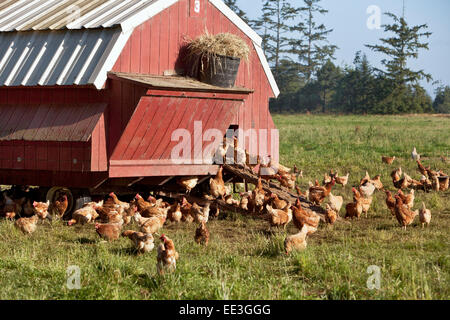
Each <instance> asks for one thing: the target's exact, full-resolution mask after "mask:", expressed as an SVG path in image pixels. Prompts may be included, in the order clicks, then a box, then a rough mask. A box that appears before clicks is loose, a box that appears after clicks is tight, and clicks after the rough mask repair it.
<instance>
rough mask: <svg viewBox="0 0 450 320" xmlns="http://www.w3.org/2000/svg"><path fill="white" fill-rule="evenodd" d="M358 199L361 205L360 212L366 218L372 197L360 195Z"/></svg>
mask: <svg viewBox="0 0 450 320" xmlns="http://www.w3.org/2000/svg"><path fill="white" fill-rule="evenodd" d="M360 201H361V205H362V213H364V214H365V215H366V218H367V216H368V213H369V210H370V207H371V206H372V202H373V197H361V199H360Z"/></svg>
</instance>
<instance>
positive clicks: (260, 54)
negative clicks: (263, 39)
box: [253, 43, 280, 98]
mask: <svg viewBox="0 0 450 320" xmlns="http://www.w3.org/2000/svg"><path fill="white" fill-rule="evenodd" d="M253 46H254V47H255V50H256V53H258V57H259V60H260V61H261V64H262V66H263V68H264V72H265V73H266V76H267V79H268V80H269V83H270V86H271V87H272V91H273V94H274V96H275V98H277V97H278V96H279V95H280V89H279V88H278V85H277V82H276V81H275V77H274V76H273V73H272V70H271V69H270V66H269V62H267V59H266V56H265V55H264V51H263V49H262V48H261V47H260V46H258V45H257V44H256V43H253Z"/></svg>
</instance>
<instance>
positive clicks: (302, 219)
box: [291, 200, 320, 235]
mask: <svg viewBox="0 0 450 320" xmlns="http://www.w3.org/2000/svg"><path fill="white" fill-rule="evenodd" d="M291 209H292V222H293V223H294V225H295V226H296V227H297V229H298V230H303V228H304V227H305V226H306V227H307V235H311V234H313V233H315V232H316V231H317V228H318V227H319V223H320V216H319V215H317V214H316V213H314V212H313V211H308V212H307V211H306V210H305V209H303V208H302V207H301V204H300V201H299V200H297V203H296V205H295V206H292V207H291Z"/></svg>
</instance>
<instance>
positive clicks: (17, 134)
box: [0, 87, 107, 183]
mask: <svg viewBox="0 0 450 320" xmlns="http://www.w3.org/2000/svg"><path fill="white" fill-rule="evenodd" d="M104 97H105V92H103V91H98V90H95V89H89V88H72V87H71V88H64V87H59V88H41V87H40V88H20V89H19V88H7V89H4V88H2V89H0V112H1V114H2V117H0V128H1V129H0V170H1V169H20V170H42V171H44V170H48V171H53V172H55V171H63V172H90V171H106V170H107V159H106V138H105V137H106V133H105V120H104V119H105V118H104V116H103V112H104V110H105V108H106V104H105V103H101V102H102V100H104ZM91 144H92V145H94V146H96V147H94V148H93V147H91ZM74 159H76V160H74ZM92 160H93V161H92ZM91 161H92V162H91ZM14 172H15V173H16V174H18V175H19V173H18V172H17V171H14ZM27 174H31V173H30V172H29V171H27ZM35 183H36V182H35Z"/></svg>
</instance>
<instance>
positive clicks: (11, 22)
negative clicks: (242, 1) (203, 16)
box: [0, 0, 279, 96]
mask: <svg viewBox="0 0 450 320" xmlns="http://www.w3.org/2000/svg"><path fill="white" fill-rule="evenodd" d="M178 1H179V0H2V1H0V44H1V48H0V72H2V73H3V82H2V81H0V86H2V85H16V84H17V81H13V82H12V79H16V78H17V77H18V76H19V75H18V74H17V73H16V72H18V70H19V69H18V68H20V66H21V63H22V62H23V61H17V60H11V61H9V60H10V57H9V56H10V53H11V52H10V46H11V45H13V46H16V47H22V48H25V49H26V47H29V46H33V43H34V45H35V46H42V44H41V43H38V42H37V41H38V40H36V39H42V38H45V37H49V38H51V37H52V36H49V35H53V34H48V33H45V34H42V35H39V36H38V35H36V37H32V36H30V34H32V35H33V33H28V32H24V31H44V32H48V31H50V30H67V29H69V30H77V29H100V28H112V27H115V26H120V29H121V30H122V34H121V35H120V36H119V38H118V39H116V43H115V44H114V45H112V46H111V47H109V46H108V50H109V51H108V52H109V55H108V54H106V53H105V55H103V56H102V57H101V59H100V60H99V61H98V62H99V63H100V64H99V67H98V68H97V69H96V70H95V72H94V73H92V74H90V73H89V70H90V69H89V67H87V68H84V66H85V63H84V62H83V61H82V60H81V59H82V58H83V57H80V60H79V61H77V60H75V61H72V60H61V59H60V57H59V56H58V55H59V54H60V53H61V51H58V50H56V51H54V54H55V56H53V57H48V60H50V62H55V63H56V62H57V63H59V64H60V65H64V66H67V68H63V70H62V71H68V70H72V69H74V70H76V68H75V66H74V65H72V63H75V62H78V63H79V64H83V67H82V68H81V69H79V70H80V71H82V72H81V73H82V74H79V75H78V76H77V77H76V78H75V80H80V82H79V83H77V82H75V81H73V82H70V81H63V82H62V83H61V84H63V85H73V84H79V85H83V84H94V85H95V86H96V87H97V88H98V89H101V88H102V87H103V85H104V82H105V81H106V78H107V76H106V73H107V72H108V71H110V70H111V69H112V67H113V65H114V62H115V61H116V59H117V58H118V57H119V55H120V52H121V51H122V49H123V47H124V46H125V44H126V41H127V40H128V38H129V36H130V35H131V32H132V31H133V30H134V28H136V27H137V26H139V25H140V24H141V23H143V22H145V21H146V20H148V19H150V18H152V17H153V16H155V15H156V14H158V13H160V12H161V11H163V10H165V9H166V8H168V7H170V6H171V5H172V4H174V3H176V2H178ZM209 1H210V2H211V3H212V4H213V5H214V6H215V7H216V8H217V9H219V10H220V11H221V12H222V13H223V14H224V15H226V16H227V17H229V18H230V20H231V21H232V22H233V23H234V24H236V26H237V27H238V28H240V29H241V30H242V31H243V32H244V33H245V34H246V35H247V36H249V37H250V39H252V41H253V42H254V45H255V48H256V50H257V52H258V56H259V58H260V60H261V63H262V64H263V67H264V70H265V72H266V75H267V77H268V79H269V82H270V84H271V86H272V89H273V91H274V94H275V96H278V94H279V89H278V87H277V84H276V82H275V79H274V77H273V75H272V72H271V70H270V67H269V65H268V63H267V60H266V57H265V56H264V53H263V52H262V49H261V47H260V46H261V41H262V39H261V37H260V36H258V35H257V34H256V32H255V31H254V30H252V29H251V28H250V27H249V26H248V25H247V24H246V23H245V22H244V21H243V20H242V19H241V18H239V17H238V16H237V15H236V14H235V13H234V12H233V11H232V10H231V9H230V8H228V7H227V5H225V4H224V3H223V1H222V0H209ZM97 32H99V31H97ZM8 34H12V35H8ZM22 34H25V35H22ZM99 34H100V33H97V36H98V35H99ZM79 35H80V33H71V31H69V33H68V34H67V37H68V38H69V39H70V38H71V37H74V38H75V41H76V39H77V37H79ZM85 35H87V36H88V37H89V38H90V39H88V40H86V41H88V42H87V43H89V44H90V45H92V44H94V47H92V49H93V50H94V51H97V52H100V50H101V49H100V48H99V47H95V46H96V45H99V46H102V44H105V41H104V40H105V39H99V38H97V39H94V33H86V34H85ZM8 36H9V37H10V38H9V39H8ZM56 38H58V39H49V43H50V44H51V45H56V46H58V41H60V40H61V39H60V38H61V36H59V37H56ZM5 39H7V40H9V43H8V42H3V41H4V40H5ZM13 39H14V40H13ZM79 40H81V39H79ZM111 40H112V39H111ZM30 41H32V42H30ZM65 43H67V42H65ZM59 45H61V42H60V43H59ZM88 47H89V46H88ZM4 48H8V49H7V51H6V52H5V51H3V54H2V49H4ZM58 48H60V47H58ZM63 49H64V48H63ZM63 49H61V50H63ZM94 51H92V52H91V53H92V55H95V56H97V55H96V53H95V52H94ZM16 52H17V54H16V56H15V57H16V58H17V57H19V58H21V59H25V58H26V57H27V55H28V53H29V52H30V50H26V52H22V53H20V52H18V51H16ZM5 53H6V54H5ZM45 55H47V53H46V54H45ZM68 56H70V55H69V54H68ZM41 58H42V57H39V59H38V60H37V62H38V63H39V65H37V64H36V65H33V64H30V65H29V66H31V67H33V68H32V69H35V68H41V69H43V68H45V70H47V69H46V68H49V69H52V68H51V67H52V66H49V65H41V64H42V63H41V62H40V59H41ZM70 58H76V57H74V56H70V57H69V59H70ZM84 58H92V56H91V55H90V54H88V55H85V56H84ZM27 61H28V62H30V61H31V60H29V59H27ZM86 63H90V62H89V61H86ZM5 64H9V65H10V66H11V65H12V66H14V67H13V68H12V69H10V71H14V72H11V73H9V74H7V73H5V71H4V70H3V71H2V68H3V67H5V66H4V65H5ZM21 70H22V71H23V70H24V69H21ZM55 72H56V70H55ZM43 76H47V74H44V75H43ZM0 77H1V75H0ZM54 78H58V79H66V78H67V77H66V73H64V72H63V73H61V74H57V72H56V73H55V74H53V78H52V79H54ZM88 78H89V80H87V79H88ZM40 80H41V79H40ZM10 83H13V84H10ZM51 83H52V81H48V82H46V80H45V79H43V80H42V85H50V84H51ZM37 84H41V83H39V81H38V82H37ZM55 84H60V83H58V82H55ZM19 85H26V86H29V85H36V82H33V81H31V82H28V81H26V79H25V81H24V83H23V84H22V83H21V84H19Z"/></svg>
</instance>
